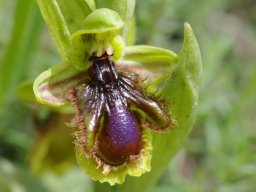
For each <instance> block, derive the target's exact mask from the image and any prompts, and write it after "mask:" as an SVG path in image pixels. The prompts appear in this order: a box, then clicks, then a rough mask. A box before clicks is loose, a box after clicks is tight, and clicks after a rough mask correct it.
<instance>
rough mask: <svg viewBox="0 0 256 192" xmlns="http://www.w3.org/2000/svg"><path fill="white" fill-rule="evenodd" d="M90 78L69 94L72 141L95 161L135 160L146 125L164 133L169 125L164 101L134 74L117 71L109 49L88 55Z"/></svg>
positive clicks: (168, 116) (101, 162) (120, 161)
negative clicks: (72, 110) (72, 115)
mask: <svg viewBox="0 0 256 192" xmlns="http://www.w3.org/2000/svg"><path fill="white" fill-rule="evenodd" d="M90 60H91V61H92V65H91V66H90V67H89V69H88V70H87V73H88V74H87V75H88V77H89V78H88V80H86V81H85V82H84V83H83V84H81V85H80V86H78V87H77V88H75V89H73V90H72V91H71V92H70V95H69V96H68V99H69V101H70V102H71V104H72V105H73V106H74V108H75V109H76V116H75V118H74V120H73V121H74V122H75V124H76V125H77V126H78V127H79V129H78V131H76V133H75V137H76V144H79V145H82V146H83V149H84V153H85V155H88V156H91V157H94V158H95V159H96V161H97V162H98V163H99V164H107V165H111V166H118V165H122V164H124V163H126V162H130V161H136V158H139V156H140V151H141V149H142V148H143V146H144V143H143V140H142V133H143V129H145V127H147V128H149V129H152V130H155V131H163V130H166V129H168V128H169V127H170V125H171V124H172V122H171V117H170V115H169V114H168V113H167V112H166V110H165V109H164V107H163V106H164V105H166V103H164V104H163V103H161V102H159V101H157V99H156V98H157V97H156V96H150V95H147V93H146V91H145V90H144V89H143V83H142V81H141V80H140V79H139V77H138V75H136V74H134V73H131V72H129V71H122V72H120V71H117V70H116V68H115V64H114V62H113V61H112V60H111V59H110V56H109V55H108V54H107V53H104V54H103V55H102V56H100V57H97V56H95V55H93V56H91V57H90Z"/></svg>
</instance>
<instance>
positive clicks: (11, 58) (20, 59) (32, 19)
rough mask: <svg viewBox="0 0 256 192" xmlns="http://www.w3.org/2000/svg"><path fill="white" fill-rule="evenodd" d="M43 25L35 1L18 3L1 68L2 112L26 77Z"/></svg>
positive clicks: (0, 105) (28, 0)
mask: <svg viewBox="0 0 256 192" xmlns="http://www.w3.org/2000/svg"><path fill="white" fill-rule="evenodd" d="M42 24H43V22H42V18H41V15H40V12H39V10H38V9H37V7H36V3H35V2H34V1H33V0H26V1H25V2H23V1H18V2H17V7H16V12H15V21H14V28H13V30H12V34H11V38H10V43H9V47H8V48H7V51H6V53H5V55H4V57H3V60H2V61H1V66H0V110H3V104H4V103H5V102H6V100H7V98H8V99H10V98H13V97H9V96H10V95H14V90H15V86H16V85H17V83H18V82H19V81H20V79H22V78H24V76H25V75H26V71H27V68H29V67H28V65H29V64H30V62H29V60H30V58H31V56H32V55H33V52H34V50H35V45H36V43H37V42H38V38H39V35H40V31H41V26H42Z"/></svg>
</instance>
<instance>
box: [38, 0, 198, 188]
mask: <svg viewBox="0 0 256 192" xmlns="http://www.w3.org/2000/svg"><path fill="white" fill-rule="evenodd" d="M106 2H107V3H106ZM38 4H39V7H40V9H41V11H42V14H43V16H44V19H45V20H46V22H47V23H48V26H49V29H50V32H51V34H52V37H53V39H54V41H55V43H56V45H57V47H58V49H59V51H60V54H61V56H62V58H63V64H59V65H56V66H54V67H52V68H50V69H48V70H47V71H45V72H43V73H42V74H40V75H39V76H38V77H37V78H36V80H35V82H34V85H33V90H34V93H35V97H36V99H37V101H38V102H40V103H42V104H44V105H48V106H51V107H54V108H59V109H60V110H62V109H64V108H65V109H70V110H71V111H72V110H73V111H74V113H75V115H74V118H73V120H72V121H71V122H70V123H69V125H70V126H71V127H74V135H75V153H76V160H77V162H78V164H79V165H80V167H81V168H82V169H83V170H84V171H85V172H86V173H88V174H89V175H90V176H91V178H92V179H94V180H98V181H100V182H108V183H110V184H111V185H114V184H120V183H123V182H124V180H125V176H126V175H127V174H128V175H131V176H141V175H142V174H144V173H145V172H148V171H150V169H151V158H152V153H153V155H154V153H155V152H159V149H155V148H154V152H153V147H152V131H153V132H161V133H162V132H163V134H161V135H160V136H159V137H161V136H163V141H164V140H166V141H167V138H165V137H164V132H166V131H168V132H167V133H166V135H169V137H170V134H171V135H172V136H171V137H174V136H175V134H179V132H184V135H183V136H182V137H177V139H178V140H177V141H172V142H174V143H176V144H174V145H177V146H180V145H181V142H182V141H183V140H184V139H185V137H186V136H187V134H188V132H189V130H190V128H191V124H192V122H193V119H194V112H195V109H196V104H197V89H198V87H197V86H198V82H199V79H200V74H201V60H200V53H199V49H198V46H197V42H196V40H195V37H194V35H193V32H192V29H191V27H190V26H189V25H188V24H185V41H184V47H183V49H182V51H181V52H180V54H179V55H176V54H175V53H173V52H171V51H169V50H166V49H162V48H158V47H153V46H146V45H135V46H128V45H127V44H128V42H129V39H131V37H130V36H129V34H130V31H131V30H132V27H131V26H132V25H131V22H132V15H133V10H134V4H135V3H134V1H125V0H122V1H96V3H95V2H94V1H89V0H87V1H79V0H78V1H77V2H72V3H71V2H70V3H66V2H65V3H64V2H62V1H53V0H47V1H45V0H38ZM72 9H73V11H76V12H72ZM67 10H69V11H67ZM53 17H54V19H52V18H53ZM183 105H184V106H183ZM174 128H175V129H174ZM179 129H181V130H179ZM169 130H174V131H169ZM179 139H180V140H179ZM156 140H157V139H156ZM153 146H154V144H153ZM170 147H171V146H170ZM159 148H160V151H163V150H166V153H167V154H170V153H171V152H168V150H169V149H168V148H165V149H163V146H161V144H160V145H159ZM177 149H178V147H175V148H173V149H170V150H177ZM160 154H161V153H160ZM160 154H158V155H160ZM164 156H166V155H164ZM169 156H170V155H168V158H169ZM163 159H166V157H164V158H163ZM153 163H154V162H153Z"/></svg>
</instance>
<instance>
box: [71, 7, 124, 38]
mask: <svg viewBox="0 0 256 192" xmlns="http://www.w3.org/2000/svg"><path fill="white" fill-rule="evenodd" d="M123 25H124V22H123V20H122V18H121V17H120V16H119V14H118V13H117V12H115V11H113V10H110V9H107V8H101V9H96V10H95V11H93V12H92V13H91V14H89V15H88V16H87V17H86V18H85V19H84V21H83V23H82V26H81V29H80V30H77V31H76V32H74V33H73V34H72V38H73V37H74V36H76V35H81V34H97V33H106V32H111V31H118V30H120V29H121V28H122V27H123Z"/></svg>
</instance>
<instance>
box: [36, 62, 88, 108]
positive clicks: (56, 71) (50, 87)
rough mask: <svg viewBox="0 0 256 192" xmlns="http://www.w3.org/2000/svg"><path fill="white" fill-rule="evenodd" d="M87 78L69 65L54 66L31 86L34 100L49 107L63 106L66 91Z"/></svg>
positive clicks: (83, 73) (82, 72)
mask: <svg viewBox="0 0 256 192" xmlns="http://www.w3.org/2000/svg"><path fill="white" fill-rule="evenodd" d="M87 78H88V77H87V73H85V72H84V71H79V70H77V69H76V68H74V67H72V66H70V65H67V64H61V65H56V66H54V67H52V68H50V69H48V70H47V71H44V72H43V73H41V74H40V75H39V76H38V77H37V78H36V80H35V82H34V85H33V89H34V93H35V96H36V99H37V100H38V101H39V102H40V103H42V104H47V105H49V106H55V107H58V106H63V105H65V104H66V97H67V93H68V91H69V90H70V89H72V88H74V87H76V86H78V85H79V84H81V83H82V82H84V81H85V80H86V79H87Z"/></svg>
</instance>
